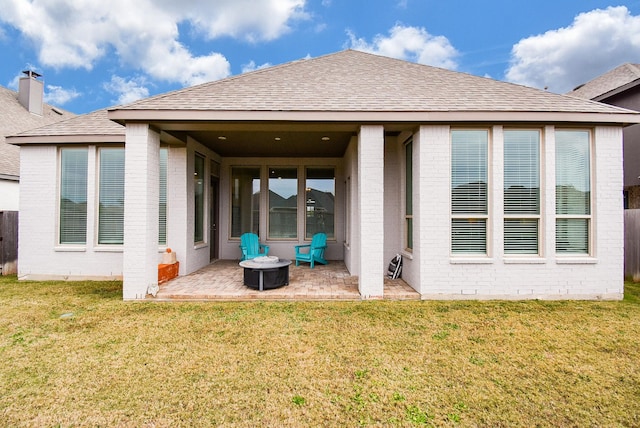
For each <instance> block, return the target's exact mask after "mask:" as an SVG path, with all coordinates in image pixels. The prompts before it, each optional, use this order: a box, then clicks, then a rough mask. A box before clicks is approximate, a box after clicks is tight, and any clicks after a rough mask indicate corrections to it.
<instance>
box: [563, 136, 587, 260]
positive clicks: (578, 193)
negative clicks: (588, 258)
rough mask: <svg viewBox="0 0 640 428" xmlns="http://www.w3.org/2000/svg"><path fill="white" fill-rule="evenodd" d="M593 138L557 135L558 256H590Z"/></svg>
mask: <svg viewBox="0 0 640 428" xmlns="http://www.w3.org/2000/svg"><path fill="white" fill-rule="evenodd" d="M590 168H591V167H590V134H589V132H588V131H577V130H576V131H557V132H556V252H557V253H559V254H588V253H589V228H590V222H591V174H590Z"/></svg>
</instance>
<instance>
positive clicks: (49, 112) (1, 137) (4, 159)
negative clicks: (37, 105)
mask: <svg viewBox="0 0 640 428" xmlns="http://www.w3.org/2000/svg"><path fill="white" fill-rule="evenodd" d="M56 111H58V112H60V113H57V112H56ZM73 116H75V115H74V114H73V113H70V112H67V111H64V110H61V109H58V108H56V109H55V111H54V107H52V106H50V105H48V104H44V106H43V114H42V116H39V115H36V114H32V113H29V111H28V110H27V109H25V108H24V107H23V106H22V105H21V104H20V102H19V101H18V93H17V92H15V91H12V90H10V89H7V88H4V87H2V86H0V174H1V175H10V176H15V177H17V176H19V175H20V149H19V148H18V147H16V146H13V145H11V144H7V143H6V141H5V137H6V136H9V135H13V134H16V133H18V132H22V131H26V130H28V129H32V128H35V127H40V126H43V125H47V124H50V123H55V122H58V121H60V120H64V119H67V118H70V117H73Z"/></svg>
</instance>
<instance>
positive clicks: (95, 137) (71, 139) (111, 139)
mask: <svg viewBox="0 0 640 428" xmlns="http://www.w3.org/2000/svg"><path fill="white" fill-rule="evenodd" d="M6 142H7V143H9V144H13V145H16V146H22V145H26V144H105V143H124V142H125V135H124V133H123V134H122V135H104V134H77V135H25V136H20V135H14V136H11V137H7V139H6Z"/></svg>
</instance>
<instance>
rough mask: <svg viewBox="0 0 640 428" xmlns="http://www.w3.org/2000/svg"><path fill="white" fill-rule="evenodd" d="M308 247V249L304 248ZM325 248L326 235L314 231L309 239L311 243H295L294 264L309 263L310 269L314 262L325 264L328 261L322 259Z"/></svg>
mask: <svg viewBox="0 0 640 428" xmlns="http://www.w3.org/2000/svg"><path fill="white" fill-rule="evenodd" d="M307 248H308V250H306V249H307ZM325 248H327V235H326V234H325V233H316V234H315V235H313V239H311V244H306V245H296V266H298V265H299V264H300V262H305V263H309V264H311V269H313V265H314V264H315V263H322V264H323V265H326V264H327V263H329V262H328V261H326V260H325V259H324V250H325Z"/></svg>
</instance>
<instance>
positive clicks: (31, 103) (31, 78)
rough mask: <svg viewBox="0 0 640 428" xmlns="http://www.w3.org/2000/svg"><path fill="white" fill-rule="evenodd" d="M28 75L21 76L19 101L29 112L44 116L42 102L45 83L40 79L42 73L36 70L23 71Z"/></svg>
mask: <svg viewBox="0 0 640 428" xmlns="http://www.w3.org/2000/svg"><path fill="white" fill-rule="evenodd" d="M23 73H24V74H26V77H21V78H20V87H19V90H18V101H20V104H22V106H23V107H24V108H26V109H27V110H29V113H33V114H37V115H40V116H42V104H43V96H44V83H43V82H42V81H41V80H38V77H40V74H38V73H36V72H35V71H31V70H27V71H23Z"/></svg>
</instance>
